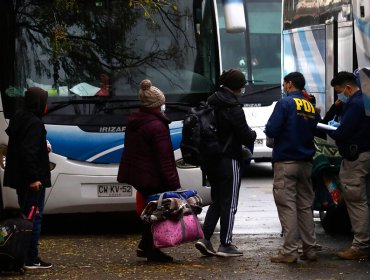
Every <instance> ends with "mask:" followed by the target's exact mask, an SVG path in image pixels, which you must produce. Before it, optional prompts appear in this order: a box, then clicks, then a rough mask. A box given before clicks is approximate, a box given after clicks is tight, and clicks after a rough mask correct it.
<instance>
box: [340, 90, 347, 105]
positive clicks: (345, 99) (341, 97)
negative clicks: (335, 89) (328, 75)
mask: <svg viewBox="0 0 370 280" xmlns="http://www.w3.org/2000/svg"><path fill="white" fill-rule="evenodd" d="M338 99H339V100H340V101H342V102H343V103H347V101H348V97H347V96H345V95H344V92H343V91H342V92H341V93H338Z"/></svg>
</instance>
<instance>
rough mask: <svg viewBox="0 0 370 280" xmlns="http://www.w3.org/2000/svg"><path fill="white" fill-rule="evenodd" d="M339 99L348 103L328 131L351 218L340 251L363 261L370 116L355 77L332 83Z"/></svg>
mask: <svg viewBox="0 0 370 280" xmlns="http://www.w3.org/2000/svg"><path fill="white" fill-rule="evenodd" d="M331 85H332V86H333V87H334V89H335V91H336V92H340V94H338V98H339V97H340V96H345V97H346V98H347V99H348V100H345V99H343V101H344V102H346V108H345V110H344V112H343V113H342V118H341V122H340V125H339V127H338V128H337V130H335V131H332V132H328V134H329V135H330V136H331V137H332V138H333V139H334V140H335V143H336V144H337V146H338V150H339V153H340V154H341V156H342V157H343V161H342V163H341V166H340V172H339V179H340V181H341V183H342V185H343V192H344V199H345V202H346V206H347V209H348V214H349V216H350V219H351V224H352V230H353V232H354V237H353V241H352V245H351V247H349V248H345V249H342V250H340V251H339V252H338V256H339V257H340V258H342V259H348V260H357V259H366V258H368V254H369V251H370V244H369V242H370V233H369V208H368V198H367V191H369V190H366V184H368V186H370V140H369V139H370V117H369V116H366V114H365V108H364V102H363V97H362V92H361V90H360V88H359V87H358V85H357V84H356V76H355V75H354V74H352V73H349V72H344V71H343V72H339V73H338V74H337V75H336V76H335V77H334V78H333V79H332V81H331Z"/></svg>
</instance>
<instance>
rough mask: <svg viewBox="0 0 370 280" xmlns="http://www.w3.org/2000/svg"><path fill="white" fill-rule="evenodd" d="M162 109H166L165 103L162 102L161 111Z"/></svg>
mask: <svg viewBox="0 0 370 280" xmlns="http://www.w3.org/2000/svg"><path fill="white" fill-rule="evenodd" d="M164 111H166V104H163V105H162V106H161V112H164Z"/></svg>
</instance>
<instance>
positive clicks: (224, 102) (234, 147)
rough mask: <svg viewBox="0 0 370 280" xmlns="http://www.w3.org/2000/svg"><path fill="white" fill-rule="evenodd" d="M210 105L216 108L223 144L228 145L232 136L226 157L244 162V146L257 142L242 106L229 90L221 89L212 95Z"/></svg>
mask: <svg viewBox="0 0 370 280" xmlns="http://www.w3.org/2000/svg"><path fill="white" fill-rule="evenodd" d="M208 103H209V104H210V105H211V106H213V107H214V108H215V112H216V116H217V123H218V131H219V137H220V140H221V143H223V144H226V143H227V141H228V139H229V137H230V135H232V138H231V143H230V144H229V145H227V147H226V150H225V153H224V154H225V156H228V157H230V158H233V159H237V160H242V145H246V146H247V145H251V144H253V143H254V141H255V140H256V132H255V131H254V130H252V129H251V128H250V127H249V126H248V124H247V121H246V119H245V115H244V112H243V109H242V104H241V103H240V102H239V101H238V98H237V96H236V95H235V94H234V93H233V92H231V91H230V90H228V89H227V88H221V89H220V90H219V91H217V92H215V93H214V94H212V95H211V96H210V97H209V98H208Z"/></svg>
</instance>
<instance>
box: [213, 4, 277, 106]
mask: <svg viewBox="0 0 370 280" xmlns="http://www.w3.org/2000/svg"><path fill="white" fill-rule="evenodd" d="M218 2H219V3H218V17H219V22H220V42H221V56H222V68H223V69H229V68H238V69H240V70H241V71H242V72H243V73H244V74H245V75H246V78H247V80H248V85H247V88H246V95H245V96H244V97H243V98H242V101H243V103H245V104H247V103H257V104H258V105H259V106H267V105H271V104H272V102H273V101H276V100H278V99H279V98H280V96H281V89H280V84H281V74H280V73H281V65H280V64H281V52H280V50H281V40H280V39H281V35H280V33H281V31H280V26H281V24H280V22H281V0H244V7H245V11H246V23H247V24H246V25H247V30H246V32H244V33H239V34H234V33H227V32H226V28H225V20H224V13H223V7H222V4H221V1H218Z"/></svg>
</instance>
